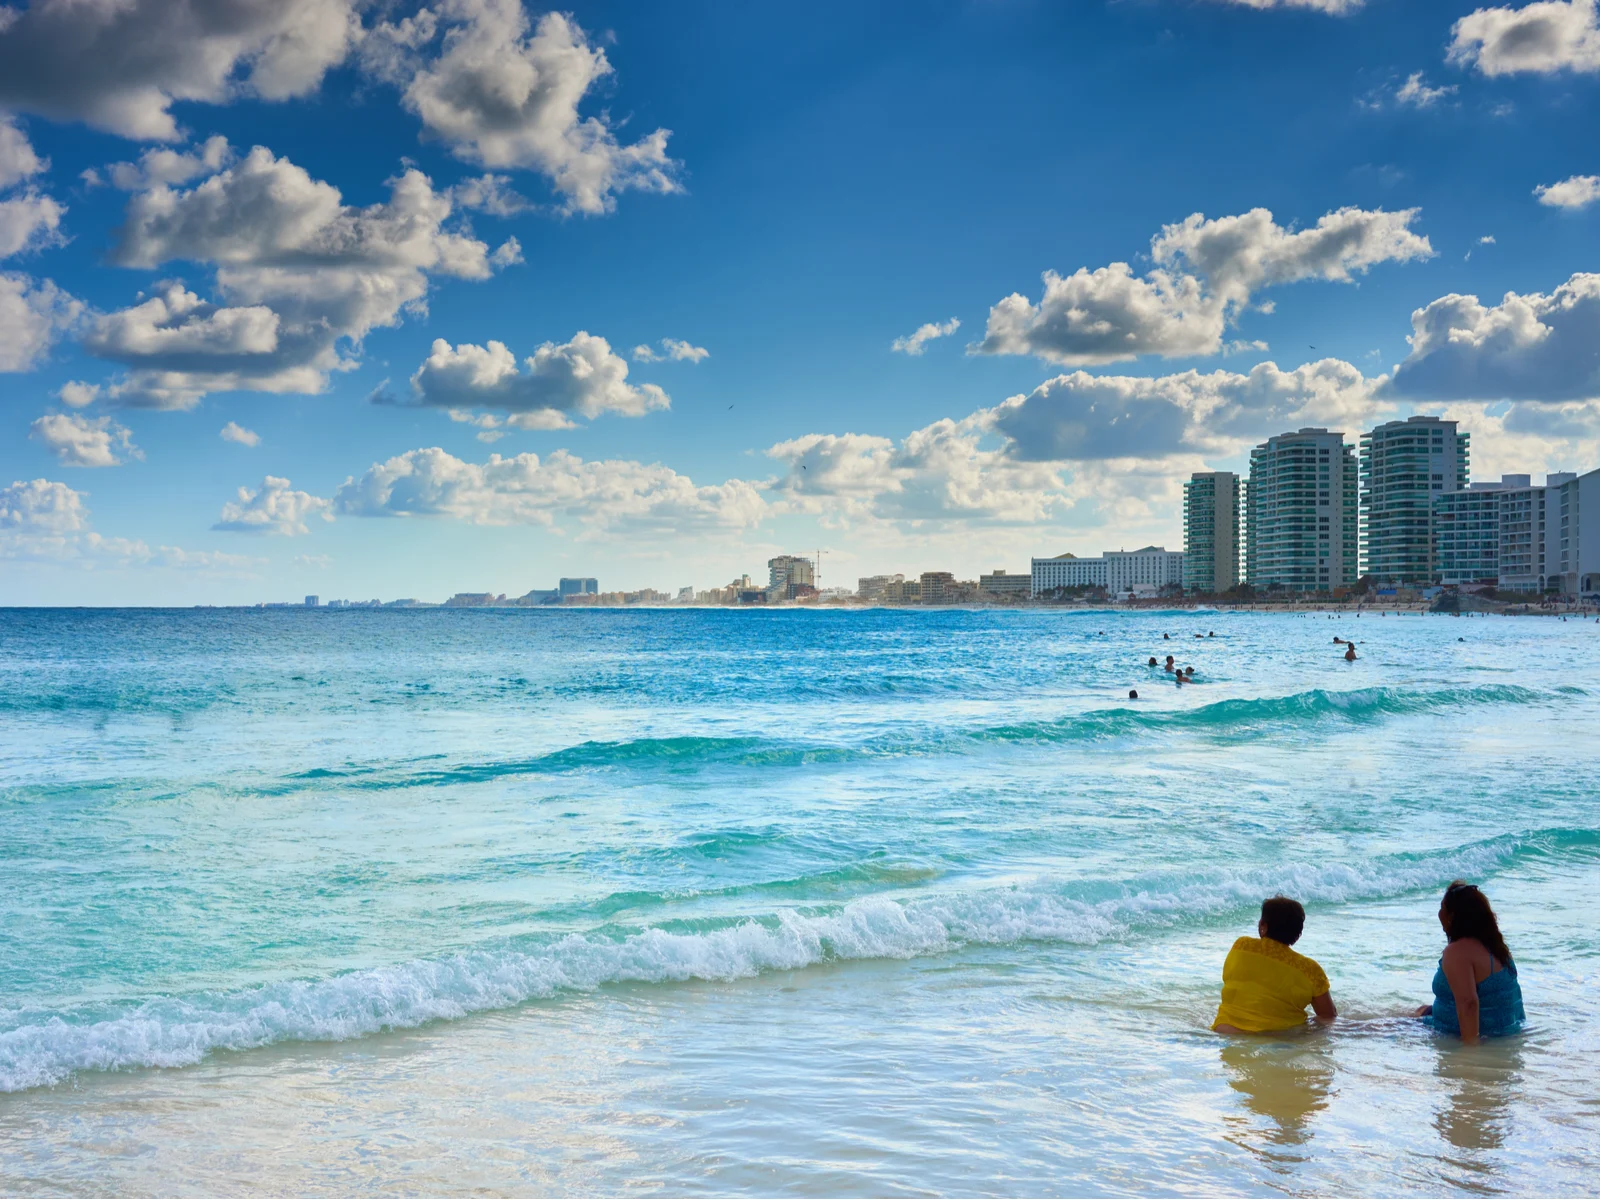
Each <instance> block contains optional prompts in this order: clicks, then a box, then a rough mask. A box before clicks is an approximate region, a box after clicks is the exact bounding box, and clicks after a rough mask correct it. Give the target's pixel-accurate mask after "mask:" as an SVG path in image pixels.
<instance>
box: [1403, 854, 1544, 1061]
mask: <svg viewBox="0 0 1600 1200" xmlns="http://www.w3.org/2000/svg"><path fill="white" fill-rule="evenodd" d="M1439 924H1440V926H1441V927H1442V928H1443V929H1444V936H1445V937H1446V938H1447V939H1448V940H1449V945H1447V946H1446V947H1445V948H1444V953H1443V954H1442V955H1440V957H1439V966H1438V968H1437V969H1436V970H1435V971H1434V973H1433V1003H1432V1004H1424V1005H1423V1006H1422V1007H1421V1008H1419V1009H1417V1011H1416V1012H1415V1013H1414V1014H1413V1015H1415V1016H1418V1017H1422V1018H1424V1019H1425V1020H1426V1021H1427V1022H1428V1023H1429V1024H1430V1025H1432V1026H1433V1027H1434V1028H1435V1029H1437V1030H1438V1031H1439V1032H1440V1033H1453V1034H1456V1035H1458V1036H1459V1037H1460V1038H1461V1040H1462V1041H1464V1042H1466V1043H1467V1044H1468V1045H1472V1044H1473V1043H1475V1042H1477V1041H1478V1039H1479V1038H1486V1037H1500V1036H1501V1035H1503V1034H1507V1033H1515V1032H1516V1031H1517V1030H1518V1029H1520V1028H1521V1027H1522V1022H1523V1021H1524V1020H1525V1019H1526V1014H1525V1013H1524V1012H1523V1008H1522V984H1521V983H1520V982H1519V981H1518V979H1517V964H1516V963H1514V962H1512V961H1511V951H1510V949H1509V948H1507V946H1506V940H1505V938H1504V937H1502V936H1501V934H1500V922H1499V921H1498V920H1497V919H1496V918H1495V915H1494V909H1492V908H1491V907H1489V898H1488V897H1487V896H1485V895H1484V894H1483V893H1482V892H1481V891H1479V890H1478V889H1477V888H1475V887H1473V886H1472V884H1470V883H1465V882H1463V881H1461V880H1459V879H1458V880H1456V881H1455V882H1454V883H1452V884H1451V885H1450V886H1449V887H1447V888H1446V889H1445V890H1444V899H1443V900H1441V901H1440V903H1439Z"/></svg>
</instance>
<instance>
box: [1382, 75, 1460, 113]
mask: <svg viewBox="0 0 1600 1200" xmlns="http://www.w3.org/2000/svg"><path fill="white" fill-rule="evenodd" d="M1455 94H1456V88H1455V85H1454V84H1450V85H1447V86H1444V87H1429V86H1428V85H1427V83H1425V82H1424V81H1423V78H1422V72H1421V71H1413V72H1412V73H1411V74H1410V75H1409V76H1407V77H1406V81H1405V82H1404V83H1402V84H1401V85H1400V86H1399V87H1398V88H1396V89H1395V93H1394V99H1395V103H1396V104H1404V105H1408V106H1409V107H1411V108H1432V107H1433V106H1434V105H1435V104H1438V103H1439V102H1440V101H1441V100H1444V99H1446V98H1448V97H1450V96H1453V95H1455Z"/></svg>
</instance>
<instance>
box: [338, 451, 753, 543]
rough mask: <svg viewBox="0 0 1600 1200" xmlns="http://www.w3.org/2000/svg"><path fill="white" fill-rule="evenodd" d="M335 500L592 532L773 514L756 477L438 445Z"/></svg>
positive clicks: (700, 527)
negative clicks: (471, 455) (563, 524)
mask: <svg viewBox="0 0 1600 1200" xmlns="http://www.w3.org/2000/svg"><path fill="white" fill-rule="evenodd" d="M334 504H335V506H336V508H337V510H338V512H339V513H341V514H348V515H351V516H362V517H423V516H431V517H446V518H451V519H454V520H458V521H467V522H471V523H473V524H478V525H544V526H552V525H554V524H555V523H556V522H557V521H558V520H560V519H562V518H564V517H570V518H572V519H574V520H576V521H577V522H579V523H580V525H582V526H583V527H584V529H585V531H587V532H590V533H602V532H611V531H620V532H635V533H640V532H649V533H657V534H661V535H674V534H675V535H680V536H681V535H694V534H705V533H716V532H727V531H734V530H739V529H744V528H747V527H749V526H752V525H755V524H757V523H759V522H760V521H761V519H762V518H763V517H764V516H765V515H766V512H767V505H766V501H765V500H764V499H763V497H762V495H761V493H760V491H759V490H758V489H757V488H756V487H755V486H754V485H752V484H750V483H747V482H745V481H743V480H739V479H731V480H729V481H728V482H727V483H723V484H715V485H710V486H699V485H696V484H695V483H694V482H693V481H692V480H690V479H689V478H688V477H686V476H684V475H680V474H678V473H677V472H676V471H674V470H672V469H671V468H670V467H664V466H662V465H660V464H659V463H657V464H650V465H647V464H644V463H639V462H628V461H620V460H602V461H589V462H586V461H585V460H583V459H581V458H578V457H576V456H575V455H572V454H569V453H567V452H566V451H564V450H557V451H555V452H554V453H552V454H549V455H546V456H545V457H544V458H542V459H541V458H540V457H539V456H538V455H537V454H518V455H516V456H515V457H510V458H503V457H501V456H500V455H498V454H494V455H490V457H489V460H488V461H487V462H484V463H471V462H466V461H464V460H462V459H459V458H456V457H455V456H454V455H452V454H449V453H447V452H445V451H444V450H441V449H439V448H438V447H433V448H429V449H420V450H411V451H408V452H407V453H405V454H400V455H396V456H395V457H393V458H391V459H388V460H387V461H385V462H381V463H374V464H373V465H372V466H371V467H370V468H368V470H367V471H365V472H364V473H363V474H362V475H361V476H360V477H358V478H352V479H350V480H348V481H347V482H346V483H345V484H344V486H343V487H341V488H340V489H339V491H338V492H337V494H336V495H335V496H334Z"/></svg>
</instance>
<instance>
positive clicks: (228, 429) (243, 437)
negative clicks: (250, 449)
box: [217, 421, 261, 446]
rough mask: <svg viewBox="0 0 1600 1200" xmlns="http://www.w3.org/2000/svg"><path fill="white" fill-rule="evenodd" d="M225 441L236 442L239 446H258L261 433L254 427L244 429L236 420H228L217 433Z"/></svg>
mask: <svg viewBox="0 0 1600 1200" xmlns="http://www.w3.org/2000/svg"><path fill="white" fill-rule="evenodd" d="M217 436H218V437H220V438H221V439H222V440H223V441H225V442H236V443H238V444H239V445H241V446H259V445H260V444H261V435H260V434H259V433H257V432H256V431H255V430H254V429H246V428H245V427H244V426H243V425H241V424H239V422H237V421H229V422H228V423H227V424H226V425H224V426H223V427H222V431H221V432H220V433H218V434H217Z"/></svg>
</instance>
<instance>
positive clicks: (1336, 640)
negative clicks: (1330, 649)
mask: <svg viewBox="0 0 1600 1200" xmlns="http://www.w3.org/2000/svg"><path fill="white" fill-rule="evenodd" d="M1333 644H1334V645H1335V646H1342V645H1344V639H1343V638H1342V637H1340V636H1339V635H1338V634H1337V633H1336V634H1334V635H1333Z"/></svg>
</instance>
